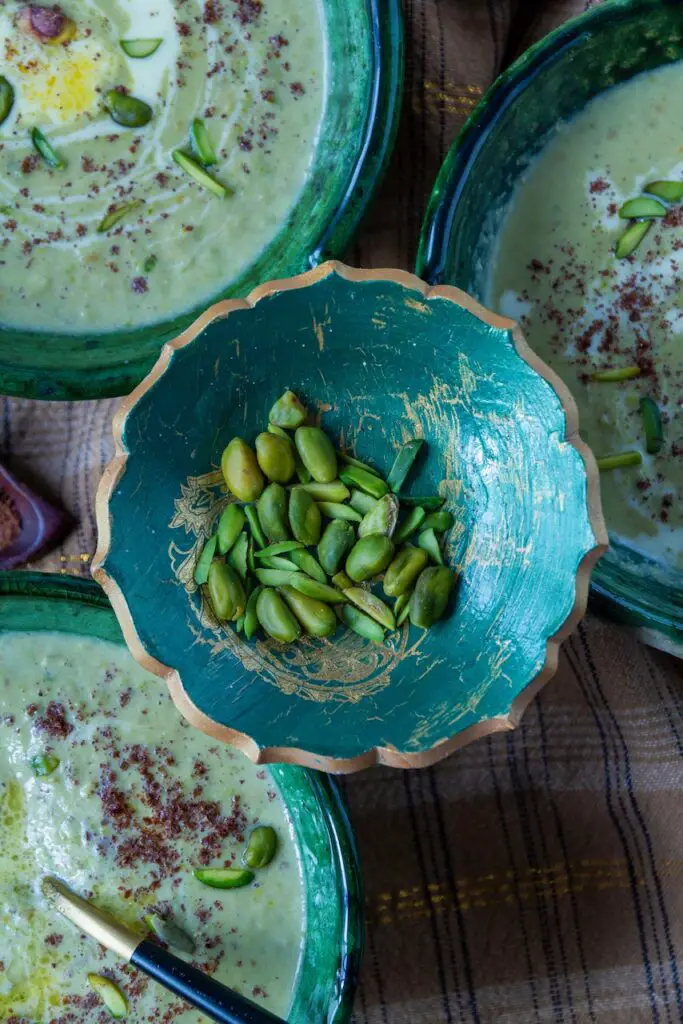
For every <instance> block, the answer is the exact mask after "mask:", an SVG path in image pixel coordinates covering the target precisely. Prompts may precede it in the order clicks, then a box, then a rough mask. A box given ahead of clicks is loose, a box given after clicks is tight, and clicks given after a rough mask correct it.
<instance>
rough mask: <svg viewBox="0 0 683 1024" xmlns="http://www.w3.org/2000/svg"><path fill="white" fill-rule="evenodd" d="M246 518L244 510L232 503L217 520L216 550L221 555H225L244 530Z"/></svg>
mask: <svg viewBox="0 0 683 1024" xmlns="http://www.w3.org/2000/svg"><path fill="white" fill-rule="evenodd" d="M246 521H247V517H246V515H245V514H244V509H243V508H240V506H239V505H235V504H234V503H232V504H230V505H227V506H226V508H224V509H223V512H222V513H221V517H220V519H219V520H218V531H217V536H218V550H219V551H220V553H221V554H222V555H227V553H228V551H229V550H230V548H231V547H232V546H233V544H234V543H235V541H236V540H237V538H238V537H239V535H240V534H241V533H242V530H243V529H244V526H245V523H246Z"/></svg>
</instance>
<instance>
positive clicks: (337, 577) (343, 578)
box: [332, 571, 353, 590]
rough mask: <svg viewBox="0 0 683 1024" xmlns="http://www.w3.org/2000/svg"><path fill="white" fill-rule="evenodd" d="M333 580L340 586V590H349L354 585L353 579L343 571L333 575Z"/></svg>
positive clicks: (336, 585)
mask: <svg viewBox="0 0 683 1024" xmlns="http://www.w3.org/2000/svg"><path fill="white" fill-rule="evenodd" d="M332 582H333V583H334V585H335V587H339V589H340V590H348V588H349V587H352V586H353V580H352V579H351V577H350V576H347V575H346V573H345V572H343V571H342V572H337V573H335V574H334V576H333V577H332Z"/></svg>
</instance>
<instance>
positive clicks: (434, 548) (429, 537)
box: [417, 527, 443, 565]
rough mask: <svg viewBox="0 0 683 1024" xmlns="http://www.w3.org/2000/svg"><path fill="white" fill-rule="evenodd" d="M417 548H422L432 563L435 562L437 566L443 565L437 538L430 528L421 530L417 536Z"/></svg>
mask: <svg viewBox="0 0 683 1024" xmlns="http://www.w3.org/2000/svg"><path fill="white" fill-rule="evenodd" d="M417 546H418V547H419V548H422V550H423V551H426V552H427V554H428V555H429V557H430V558H431V559H432V561H433V562H436V564H437V565H443V555H442V554H441V545H440V544H439V538H438V537H437V536H436V533H435V532H434V530H433V529H432V528H431V527H430V529H428V530H423V531H422V532H421V533H419V534H418V537H417Z"/></svg>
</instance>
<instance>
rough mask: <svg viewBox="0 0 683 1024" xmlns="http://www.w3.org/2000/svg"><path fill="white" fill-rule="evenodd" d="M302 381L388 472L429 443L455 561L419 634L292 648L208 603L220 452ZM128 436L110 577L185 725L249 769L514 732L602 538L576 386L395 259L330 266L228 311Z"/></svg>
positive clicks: (368, 757)
mask: <svg viewBox="0 0 683 1024" xmlns="http://www.w3.org/2000/svg"><path fill="white" fill-rule="evenodd" d="M286 387H290V388H293V389H294V390H296V391H297V392H299V393H300V394H302V395H303V396H305V398H306V399H307V401H308V403H309V405H311V406H317V408H318V410H319V412H320V414H321V416H322V422H323V424H324V426H325V427H327V428H328V429H329V431H330V432H331V434H332V435H333V436H335V437H337V438H338V439H339V441H340V443H343V444H344V445H346V446H347V447H348V448H349V449H351V450H352V451H353V452H354V453H355V454H356V455H357V456H358V457H360V458H366V459H369V460H371V461H373V462H374V463H375V464H376V465H378V466H380V467H382V466H387V463H388V462H389V461H390V459H391V457H392V454H393V450H394V448H395V447H396V446H397V445H399V444H400V443H401V442H402V441H403V440H405V439H407V438H410V437H414V436H423V437H424V438H426V440H427V442H428V445H429V451H430V457H429V458H427V459H426V460H424V464H423V468H422V469H421V471H420V472H419V473H418V474H417V476H416V479H415V481H414V484H413V493H415V494H425V493H427V494H429V493H434V492H435V491H436V490H437V489H439V490H440V492H441V493H442V494H443V496H444V497H445V498H446V502H447V507H449V508H450V509H451V511H452V512H453V514H454V516H455V518H456V525H455V527H454V529H453V530H452V531H451V533H450V535H449V536H450V541H449V544H448V549H447V558H448V562H449V564H451V565H453V566H456V567H457V569H458V571H459V574H460V584H459V589H458V594H457V600H456V602H455V609H454V611H453V613H452V614H451V615H450V616H449V617H448V618H447V619H445V620H444V621H442V622H441V623H440V624H438V625H437V626H436V627H435V628H433V629H432V630H430V631H428V632H427V633H423V632H422V631H420V630H416V629H414V628H412V627H411V628H409V627H408V626H407V625H406V626H404V627H402V629H401V630H400V631H398V632H396V633H394V634H392V635H391V639H389V640H387V641H386V643H385V645H384V646H378V645H375V644H371V643H369V642H368V641H364V640H361V638H360V637H358V636H356V635H355V634H353V633H350V632H346V631H345V632H342V631H339V632H338V633H337V634H336V636H335V637H334V638H332V639H331V640H312V639H307V640H306V641H305V642H302V643H299V644H296V645H289V646H281V645H278V644H276V643H274V642H272V641H266V640H257V641H256V642H252V643H246V642H245V641H244V640H243V639H241V638H240V637H239V636H237V635H236V634H235V632H234V631H233V630H232V629H231V628H224V627H222V626H221V625H220V624H219V623H218V622H216V621H215V620H214V619H213V617H212V616H211V614H210V611H209V609H208V608H207V606H206V605H205V603H204V601H203V597H202V593H201V592H200V591H198V589H197V587H196V586H195V584H194V580H193V571H194V565H195V562H196V558H197V554H198V552H199V550H200V549H201V547H202V545H203V543H204V541H205V539H206V537H207V536H208V535H209V533H210V532H211V531H212V528H213V525H214V524H215V521H216V517H217V516H218V515H219V514H220V511H221V509H222V508H223V507H224V506H225V503H226V501H227V500H228V499H227V496H226V493H225V490H224V487H223V485H222V480H221V474H220V472H219V471H217V466H218V461H219V459H220V454H221V452H222V450H223V447H224V445H225V444H227V442H228V441H229V440H230V438H231V437H233V436H234V435H235V434H239V435H242V436H246V437H253V436H255V435H256V434H257V433H258V432H259V431H260V430H261V429H262V426H263V424H264V423H266V422H267V414H268V409H269V407H270V405H271V404H272V401H273V399H274V397H275V396H277V395H278V394H280V393H281V392H282V391H283V390H284V389H285V388H286ZM115 435H116V444H117V454H116V457H115V459H114V461H113V462H112V463H111V464H110V466H109V467H108V469H107V471H106V473H105V477H104V479H103V481H102V484H101V487H100V491H99V494H98V501H97V504H98V526H99V547H98V552H97V555H96V557H95V563H94V570H93V571H94V575H95V577H96V579H98V581H99V582H100V583H102V585H103V586H104V588H105V590H107V592H108V593H109V596H110V598H111V600H112V604H113V605H114V609H115V611H116V613H117V615H118V616H119V620H120V622H121V626H122V628H123V632H124V635H125V637H126V640H127V643H128V645H129V647H130V649H131V650H132V652H133V654H134V655H135V657H136V658H137V659H138V660H139V661H140V662H141V663H142V664H143V665H145V666H146V667H147V668H149V669H151V670H152V671H154V672H156V673H158V674H159V675H161V676H163V677H164V678H165V679H166V680H167V682H168V683H169V686H170V689H171V692H172V694H173V697H174V699H175V700H176V703H177V704H178V706H179V708H180V709H181V711H182V712H183V714H185V715H186V716H187V718H188V719H189V720H190V721H191V722H193V723H194V724H195V725H197V726H198V727H199V728H201V729H204V730H205V731H206V732H208V733H210V734H211V735H213V736H216V737H218V738H221V739H224V740H226V741H228V742H231V743H234V744H236V745H237V746H239V747H241V748H242V749H243V750H244V751H245V752H246V753H248V754H249V756H250V757H252V758H253V759H254V760H255V761H294V762H298V763H303V764H307V765H309V766H312V767H316V768H322V769H324V770H328V771H353V770H357V769H359V768H363V767H366V766H367V765H370V764H373V763H376V762H383V763H387V764H392V765H398V766H402V767H411V766H420V765H424V764H429V763H432V762H434V761H436V760H438V759H440V758H441V757H444V756H445V755H446V754H447V753H449V752H450V751H451V750H453V749H455V747H457V746H460V745H462V744H463V743H466V742H467V741H468V740H470V739H473V738H474V737H476V736H478V735H482V734H484V733H487V732H492V731H494V730H496V729H504V728H511V727H512V726H513V725H514V724H516V722H517V721H518V719H519V717H520V714H521V712H522V710H523V708H524V706H525V705H526V704H527V703H528V701H529V700H530V699H531V697H532V695H533V694H534V693H535V692H536V690H537V689H538V688H539V686H540V685H541V684H542V683H543V682H545V680H546V679H548V678H549V676H550V675H552V673H553V671H554V669H555V665H556V659H557V648H558V643H559V639H560V638H561V637H562V636H563V635H564V634H565V633H566V632H567V631H568V630H569V629H570V628H571V626H572V625H573V624H574V623H575V622H576V621H577V618H578V617H579V616H580V615H581V613H582V611H583V608H584V604H585V597H586V593H587V588H588V576H589V571H590V567H591V566H592V564H593V562H594V561H595V559H596V557H597V555H598V554H599V552H600V550H601V545H602V543H603V540H604V527H603V525H602V515H601V511H600V506H599V499H598V495H597V485H596V479H597V478H596V471H595V467H594V462H593V458H592V455H591V454H590V452H588V450H587V449H586V448H585V447H584V446H583V445H582V443H581V441H580V439H579V438H578V435H577V433H576V412H575V408H574V404H573V401H572V399H571V397H570V396H569V393H568V392H567V391H566V390H565V389H564V387H563V386H562V385H561V384H560V383H559V381H558V380H557V378H555V377H554V375H553V374H552V373H551V372H550V371H549V370H548V369H547V368H546V367H545V366H544V365H543V364H542V363H540V362H539V360H538V359H537V358H536V357H535V356H534V355H533V354H532V353H531V351H530V350H529V348H528V347H527V345H526V344H525V342H524V340H523V338H522V337H521V335H520V333H519V331H518V329H517V328H516V327H514V325H513V324H512V323H511V322H510V321H507V320H503V319H501V318H499V317H495V316H493V315H491V314H489V313H487V312H486V311H485V310H484V309H483V308H482V307H480V306H478V305H477V304H476V303H475V302H473V301H472V300H471V299H469V298H468V297H467V296H466V295H464V294H463V293H462V292H458V291H457V290H456V289H453V288H436V289H428V288H427V287H426V286H425V285H424V284H423V283H422V282H421V281H420V280H419V279H418V278H416V277H413V276H412V275H411V274H407V273H404V272H402V271H362V270H352V269H351V268H348V267H344V266H343V265H341V264H335V263H329V264H326V265H324V266H322V267H319V268H317V269H316V270H313V271H309V272H308V273H307V274H303V275H301V276H300V277H295V278H292V279H289V280H285V281H275V282H271V283H270V284H267V285H264V286H262V287H261V288H258V289H257V290H256V291H255V292H253V293H252V294H251V295H250V296H249V298H248V299H247V300H246V301H239V300H237V301H232V302H225V303H219V304H218V305H217V306H214V307H213V308H212V309H210V310H208V312H207V313H206V314H205V315H204V316H203V317H201V318H200V319H199V320H198V321H197V323H196V324H194V326H193V327H192V328H191V329H190V330H189V331H187V332H186V333H185V334H184V335H183V336H181V337H180V338H179V339H177V341H175V342H173V343H172V344H170V345H167V346H166V348H165V349H164V352H163V353H162V355H161V357H160V359H159V362H158V363H157V365H156V367H155V368H154V370H153V371H152V373H151V374H150V375H149V376H148V377H147V378H146V380H145V381H143V383H142V384H141V385H140V386H139V387H138V388H137V389H136V391H134V392H133V394H132V395H131V396H130V397H129V398H128V399H126V400H125V401H124V403H123V405H122V407H121V409H120V411H119V414H118V416H117V419H116V422H115Z"/></svg>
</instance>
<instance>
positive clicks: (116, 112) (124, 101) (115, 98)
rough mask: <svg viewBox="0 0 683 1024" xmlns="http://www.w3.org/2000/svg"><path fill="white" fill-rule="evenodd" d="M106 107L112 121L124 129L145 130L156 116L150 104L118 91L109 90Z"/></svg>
mask: <svg viewBox="0 0 683 1024" xmlns="http://www.w3.org/2000/svg"><path fill="white" fill-rule="evenodd" d="M104 105H105V107H106V109H107V110H108V111H109V114H110V116H111V118H112V120H113V121H116V123H117V124H120V125H122V126H123V127H124V128H143V127H144V126H145V125H146V124H149V122H150V121H151V120H152V116H153V114H154V111H153V110H152V108H151V107H150V105H149V103H145V101H144V100H139V99H138V98H137V96H129V95H128V93H125V92H120V91H119V90H118V89H110V90H109V92H108V93H107V94H106V96H105V97H104Z"/></svg>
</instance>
